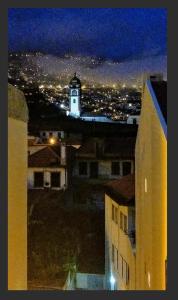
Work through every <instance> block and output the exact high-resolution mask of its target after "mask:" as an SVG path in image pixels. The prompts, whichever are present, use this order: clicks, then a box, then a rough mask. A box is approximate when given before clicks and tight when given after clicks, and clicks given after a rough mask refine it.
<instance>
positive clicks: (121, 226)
mask: <svg viewBox="0 0 178 300" xmlns="http://www.w3.org/2000/svg"><path fill="white" fill-rule="evenodd" d="M122 228H123V213H122V212H120V229H122Z"/></svg>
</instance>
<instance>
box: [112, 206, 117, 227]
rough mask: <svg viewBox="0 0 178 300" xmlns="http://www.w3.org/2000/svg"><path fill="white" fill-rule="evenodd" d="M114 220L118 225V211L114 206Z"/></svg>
mask: <svg viewBox="0 0 178 300" xmlns="http://www.w3.org/2000/svg"><path fill="white" fill-rule="evenodd" d="M112 220H113V221H114V222H115V223H116V224H118V209H117V207H115V206H114V205H113V204H112Z"/></svg>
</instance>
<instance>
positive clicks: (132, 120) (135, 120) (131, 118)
mask: <svg viewBox="0 0 178 300" xmlns="http://www.w3.org/2000/svg"><path fill="white" fill-rule="evenodd" d="M139 119H140V116H139V115H130V116H129V117H128V119H127V124H139Z"/></svg>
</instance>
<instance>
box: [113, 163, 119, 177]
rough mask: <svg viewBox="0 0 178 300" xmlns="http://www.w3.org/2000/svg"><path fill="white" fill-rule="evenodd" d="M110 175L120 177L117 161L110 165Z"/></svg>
mask: <svg viewBox="0 0 178 300" xmlns="http://www.w3.org/2000/svg"><path fill="white" fill-rule="evenodd" d="M111 174H112V175H120V163H119V161H113V162H112V164H111Z"/></svg>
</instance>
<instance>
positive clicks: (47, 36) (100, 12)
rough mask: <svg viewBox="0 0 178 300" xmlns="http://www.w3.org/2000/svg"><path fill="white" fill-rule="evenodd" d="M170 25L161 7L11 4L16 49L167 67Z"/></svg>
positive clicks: (11, 45)
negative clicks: (25, 6) (23, 6)
mask: <svg viewBox="0 0 178 300" xmlns="http://www.w3.org/2000/svg"><path fill="white" fill-rule="evenodd" d="M166 30H167V12H166V9H159V8H158V9H150V8H147V9H141V8H140V9H136V8H130V9H127V8H125V9H110V8H105V9H102V8H98V9H94V8H88V9H83V8H80V9H76V8H72V9H53V8H49V9H46V8H44V9H36V8H33V9H31V8H30V9H22V8H20V9H9V51H10V52H11V51H40V52H44V53H46V54H50V55H54V56H62V55H64V54H72V55H82V56H94V57H101V58H103V59H104V60H105V61H115V62H119V63H123V62H126V65H125V66H127V64H130V62H133V63H134V64H135V61H138V66H139V64H140V62H141V65H142V67H144V68H146V69H149V66H152V64H157V67H156V68H157V69H156V70H158V71H161V70H163V72H164V73H165V68H166V67H165V65H166V54H167V35H166ZM143 62H144V64H143ZM147 62H148V63H147ZM152 62H153V63H152ZM148 64H149V66H147V65H148ZM126 68H127V67H126Z"/></svg>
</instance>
